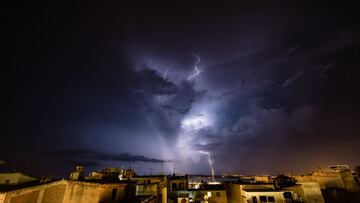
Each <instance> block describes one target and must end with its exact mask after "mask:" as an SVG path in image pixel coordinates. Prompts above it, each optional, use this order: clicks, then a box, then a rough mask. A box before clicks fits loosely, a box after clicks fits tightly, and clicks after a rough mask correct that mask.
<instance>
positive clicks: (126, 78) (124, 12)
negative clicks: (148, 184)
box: [0, 1, 360, 176]
mask: <svg viewBox="0 0 360 203" xmlns="http://www.w3.org/2000/svg"><path fill="white" fill-rule="evenodd" d="M289 2H290V1H289ZM291 2H292V3H293V4H290V3H284V2H281V3H280V2H279V3H276V4H274V3H273V4H269V3H263V2H255V3H253V4H245V3H244V4H231V5H230V4H210V3H205V2H202V3H201V2H198V3H196V4H194V3H190V2H188V3H183V4H177V5H175V4H164V3H149V4H122V5H101V6H97V5H72V6H71V7H72V8H71V9H70V8H67V9H59V8H54V7H52V8H47V9H39V8H2V11H1V12H2V15H3V19H4V20H3V23H2V30H3V31H2V32H1V41H2V42H1V43H2V45H1V55H2V57H1V58H2V59H1V67H2V68H1V89H2V91H1V95H2V96H1V115H2V118H3V119H2V120H3V121H2V124H1V126H2V127H1V140H0V160H4V161H5V163H6V166H7V167H8V168H15V169H17V170H21V171H25V172H29V173H32V174H37V175H45V174H54V175H58V176H60V175H66V174H67V173H68V172H69V171H70V170H71V169H72V168H73V167H74V166H75V165H77V164H82V165H84V166H85V168H87V169H88V170H90V169H92V170H95V169H96V170H97V169H101V168H103V167H106V166H114V167H121V166H123V165H124V166H125V167H130V166H132V167H135V168H136V171H137V172H138V173H140V174H143V173H147V174H149V173H151V172H153V173H158V172H160V170H161V169H160V167H161V165H162V161H166V162H165V163H164V164H163V165H164V169H163V170H164V172H166V173H170V172H173V171H174V169H175V172H176V173H197V174H198V173H203V174H209V173H210V168H209V164H208V157H207V155H206V154H204V153H199V151H202V152H208V153H209V154H210V155H211V160H212V162H213V163H214V169H215V172H216V173H217V174H223V173H237V174H279V173H288V172H309V171H311V170H313V169H316V168H317V167H327V166H328V165H332V164H349V165H350V166H354V165H355V164H360V156H359V154H360V105H359V104H360V85H359V84H360V78H359V75H360V20H359V17H358V16H357V13H359V12H358V7H356V6H355V5H351V4H350V3H349V2H348V3H346V2H345V3H340V2H339V3H338V4H329V3H322V4H320V3H319V4H307V3H303V1H291ZM85 7H92V8H85Z"/></svg>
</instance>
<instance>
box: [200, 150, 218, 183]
mask: <svg viewBox="0 0 360 203" xmlns="http://www.w3.org/2000/svg"><path fill="white" fill-rule="evenodd" d="M199 153H200V154H205V155H207V156H208V158H209V160H208V162H209V165H210V168H211V181H212V182H215V172H214V167H213V163H212V161H211V156H210V153H209V152H205V151H199Z"/></svg>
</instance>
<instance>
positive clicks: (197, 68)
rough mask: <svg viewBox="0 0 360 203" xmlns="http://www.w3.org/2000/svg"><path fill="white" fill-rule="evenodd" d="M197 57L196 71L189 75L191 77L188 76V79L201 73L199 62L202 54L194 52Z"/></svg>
mask: <svg viewBox="0 0 360 203" xmlns="http://www.w3.org/2000/svg"><path fill="white" fill-rule="evenodd" d="M193 55H194V56H195V57H196V61H195V64H194V73H193V74H191V75H189V77H188V78H187V80H191V79H193V78H195V77H196V76H198V75H199V74H200V73H201V70H200V68H199V66H198V65H199V63H200V56H198V55H197V54H193Z"/></svg>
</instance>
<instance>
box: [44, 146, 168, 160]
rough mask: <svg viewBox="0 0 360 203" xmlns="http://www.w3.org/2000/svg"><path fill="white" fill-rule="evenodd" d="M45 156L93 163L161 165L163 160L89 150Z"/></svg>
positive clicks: (54, 153) (46, 153) (51, 153)
mask: <svg viewBox="0 0 360 203" xmlns="http://www.w3.org/2000/svg"><path fill="white" fill-rule="evenodd" d="M42 153H43V154H45V155H46V156H50V157H51V158H55V159H60V160H77V161H80V162H81V160H93V161H123V162H136V161H142V162H153V163H159V162H163V160H160V159H155V158H149V157H146V156H140V155H130V154H129V153H119V154H111V153H106V152H100V151H95V150H89V149H73V150H49V151H43V152H42Z"/></svg>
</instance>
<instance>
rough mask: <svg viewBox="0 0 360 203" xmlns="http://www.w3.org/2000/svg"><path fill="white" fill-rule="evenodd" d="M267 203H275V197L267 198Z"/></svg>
mask: <svg viewBox="0 0 360 203" xmlns="http://www.w3.org/2000/svg"><path fill="white" fill-rule="evenodd" d="M267 198H268V202H275V197H273V196H268V197H267Z"/></svg>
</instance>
